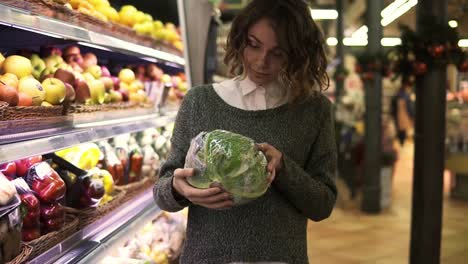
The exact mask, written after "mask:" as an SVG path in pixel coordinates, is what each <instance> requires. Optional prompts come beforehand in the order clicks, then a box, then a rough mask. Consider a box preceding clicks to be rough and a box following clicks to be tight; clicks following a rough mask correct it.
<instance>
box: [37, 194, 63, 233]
mask: <svg viewBox="0 0 468 264" xmlns="http://www.w3.org/2000/svg"><path fill="white" fill-rule="evenodd" d="M41 223H42V226H41V227H42V228H41V231H42V233H43V234H46V233H49V232H52V231H58V230H60V229H61V228H62V226H63V224H64V223H65V210H64V209H63V206H62V205H61V204H60V203H58V202H55V203H49V204H41Z"/></svg>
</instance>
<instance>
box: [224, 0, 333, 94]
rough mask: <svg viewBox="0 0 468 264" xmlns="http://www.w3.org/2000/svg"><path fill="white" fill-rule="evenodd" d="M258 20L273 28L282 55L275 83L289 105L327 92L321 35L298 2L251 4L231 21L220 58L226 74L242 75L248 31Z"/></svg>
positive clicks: (279, 0) (267, 0) (265, 0)
mask: <svg viewBox="0 0 468 264" xmlns="http://www.w3.org/2000/svg"><path fill="white" fill-rule="evenodd" d="M262 18H267V19H269V20H270V21H271V22H272V23H273V24H274V28H273V30H274V31H275V32H276V35H277V38H278V42H279V45H280V47H281V48H282V49H283V50H284V51H285V52H286V55H287V56H286V63H285V67H283V69H282V70H281V72H280V75H279V77H278V80H279V81H280V83H281V84H282V85H284V86H285V87H286V88H287V89H289V90H290V91H291V98H290V102H295V101H297V100H298V99H300V98H306V97H307V96H309V95H313V94H315V93H317V92H322V91H323V90H325V89H327V88H328V86H329V83H330V79H329V77H328V75H327V72H326V68H327V59H326V56H325V50H324V39H323V35H322V33H321V31H320V29H319V28H318V27H317V25H316V24H315V22H314V20H313V19H312V17H311V14H310V10H309V8H308V6H307V4H306V3H305V2H304V1H302V0H253V1H251V2H250V3H249V4H248V5H247V6H246V7H245V8H244V9H243V10H242V11H241V12H240V13H239V14H238V15H237V16H236V17H235V18H234V20H233V22H232V26H231V31H230V32H229V36H228V38H227V46H226V55H225V57H224V63H225V64H226V65H230V73H231V74H233V75H235V74H236V73H238V72H243V63H242V53H243V51H244V48H245V47H246V46H247V41H248V39H247V34H248V30H249V28H250V27H251V26H252V25H254V24H255V23H256V22H258V21H259V20H260V19H262Z"/></svg>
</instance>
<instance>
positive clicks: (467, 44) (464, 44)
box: [458, 39, 468, 48]
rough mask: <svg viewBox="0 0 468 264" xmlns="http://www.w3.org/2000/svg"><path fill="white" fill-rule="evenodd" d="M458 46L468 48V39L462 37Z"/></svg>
mask: <svg viewBox="0 0 468 264" xmlns="http://www.w3.org/2000/svg"><path fill="white" fill-rule="evenodd" d="M458 47H461V48H468V39H460V40H459V41H458Z"/></svg>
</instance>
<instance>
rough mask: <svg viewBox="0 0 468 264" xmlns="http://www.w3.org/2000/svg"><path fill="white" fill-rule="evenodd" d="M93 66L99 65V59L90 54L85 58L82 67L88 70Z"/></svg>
mask: <svg viewBox="0 0 468 264" xmlns="http://www.w3.org/2000/svg"><path fill="white" fill-rule="evenodd" d="M93 65H97V57H96V55H94V54H93V53H91V52H88V53H86V54H85V55H84V56H83V63H82V64H81V67H82V68H83V69H87V68H88V67H90V66H93Z"/></svg>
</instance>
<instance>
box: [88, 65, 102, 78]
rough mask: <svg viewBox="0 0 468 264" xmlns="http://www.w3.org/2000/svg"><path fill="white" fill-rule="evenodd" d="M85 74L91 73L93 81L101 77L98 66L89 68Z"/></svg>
mask: <svg viewBox="0 0 468 264" xmlns="http://www.w3.org/2000/svg"><path fill="white" fill-rule="evenodd" d="M86 72H88V73H91V74H92V75H93V77H94V79H99V78H101V75H102V70H101V67H100V66H98V65H92V66H89V67H88V68H87V69H86Z"/></svg>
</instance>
